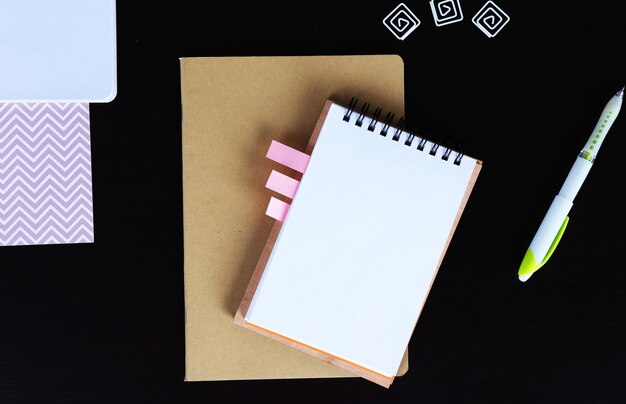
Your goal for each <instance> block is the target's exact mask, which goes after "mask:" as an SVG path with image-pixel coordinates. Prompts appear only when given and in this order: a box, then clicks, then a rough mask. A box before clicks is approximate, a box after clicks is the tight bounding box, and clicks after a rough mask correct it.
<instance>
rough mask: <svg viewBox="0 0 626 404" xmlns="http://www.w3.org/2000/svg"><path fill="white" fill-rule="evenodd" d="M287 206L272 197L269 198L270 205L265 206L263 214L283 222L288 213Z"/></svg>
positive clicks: (285, 203)
mask: <svg viewBox="0 0 626 404" xmlns="http://www.w3.org/2000/svg"><path fill="white" fill-rule="evenodd" d="M289 206H290V205H289V204H288V203H287V202H283V201H281V200H278V199H276V198H274V197H271V198H270V204H269V205H268V206H267V210H266V211H265V214H266V215H268V216H269V217H272V218H274V219H276V220H280V221H281V222H283V221H284V220H285V217H286V216H287V212H288V211H289Z"/></svg>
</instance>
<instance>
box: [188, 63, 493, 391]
mask: <svg viewBox="0 0 626 404" xmlns="http://www.w3.org/2000/svg"><path fill="white" fill-rule="evenodd" d="M365 59H367V60H365ZM360 69H362V70H364V71H367V72H368V73H369V74H372V73H373V74H374V75H375V77H371V76H370V77H363V78H361V79H360V80H357V82H355V81H354V80H353V79H350V78H351V77H355V75H358V74H359V73H360V71H359V70H360ZM394 71H395V72H396V73H398V72H400V73H401V71H402V64H401V60H400V59H399V58H397V57H395V56H364V57H301V58H215V59H185V60H183V63H182V74H183V85H182V88H183V109H184V112H183V116H184V119H183V121H184V122H183V153H184V156H183V157H184V184H185V191H184V192H185V206H184V209H185V293H186V310H187V316H186V321H187V323H186V338H187V341H186V342H187V349H186V353H187V375H186V380H227V379H259V378H294V377H344V376H355V375H356V376H360V377H363V378H366V379H368V380H371V381H373V382H375V383H377V384H380V385H382V386H385V387H389V386H390V385H391V383H392V382H393V380H394V378H395V377H396V376H397V375H401V374H403V373H404V372H406V369H407V367H408V365H407V355H406V349H407V346H408V343H409V339H410V336H411V334H412V332H413V329H414V328H415V325H416V322H417V320H418V317H419V314H420V312H421V310H422V308H423V307H424V304H425V300H426V297H427V295H428V292H429V290H430V288H431V286H432V284H433V281H434V279H435V276H436V274H437V271H438V269H439V266H440V265H441V262H442V260H443V256H444V254H445V251H446V249H447V247H448V245H449V243H450V240H451V238H452V234H453V233H454V230H455V228H456V226H457V224H458V221H459V219H460V216H461V213H462V211H463V208H464V207H465V204H466V203H467V200H468V197H469V194H470V192H471V190H472V187H473V185H474V183H475V181H476V178H477V176H478V173H479V171H480V168H481V162H480V161H478V160H476V159H473V158H471V157H468V156H464V155H462V154H461V153H460V152H458V151H455V150H451V149H449V148H447V147H444V146H442V145H438V144H436V143H433V142H431V141H429V140H428V139H425V138H422V137H419V136H418V135H416V134H413V133H410V132H408V131H406V130H404V128H403V125H402V120H401V119H398V117H397V115H394V114H393V113H392V112H389V111H392V110H393V109H392V108H389V109H386V108H385V107H381V108H374V107H373V106H370V105H369V104H368V103H366V102H363V101H361V102H359V101H358V100H357V99H354V98H353V99H352V100H351V101H349V100H350V98H348V97H346V96H345V95H344V94H345V92H347V91H350V92H352V93H353V94H357V95H363V96H364V97H365V98H367V97H368V96H372V98H376V99H379V98H380V99H382V101H381V102H382V105H384V106H386V105H391V104H393V103H392V102H389V100H393V99H398V98H400V102H401V98H402V95H401V94H402V93H401V88H402V80H401V74H396V76H395V78H396V79H397V78H398V77H400V80H395V82H394V79H393V78H392V79H390V77H394V76H393V75H385V73H389V72H394ZM207 73H209V74H210V76H207ZM211 73H214V74H211ZM214 76H217V77H214ZM224 76H229V77H224ZM207 77H210V78H207ZM381 77H383V78H384V77H386V78H387V80H388V81H389V82H388V83H382V87H380V86H381V84H380V81H381ZM383 80H384V79H383ZM207 82H208V83H207ZM279 82H280V83H281V84H282V86H281V85H278V86H277V85H276V83H279ZM264 83H266V84H264ZM375 83H379V84H378V85H377V84H375ZM247 86H249V87H247ZM264 86H267V87H268V90H269V88H272V91H271V92H265V91H263V87H264ZM311 88H316V89H317V91H316V94H314V97H310V96H309V98H311V100H310V102H309V101H308V100H307V101H306V102H305V101H304V100H303V101H302V102H300V103H298V102H297V99H296V98H297V97H301V96H303V94H304V93H305V91H306V90H307V89H311ZM390 89H397V90H398V92H396V93H394V92H393V91H390ZM377 90H381V94H382V95H381V94H379V95H375V94H371V93H370V92H372V91H374V92H376V91H377ZM239 92H241V94H239ZM245 92H247V93H248V94H250V92H254V94H257V95H256V96H255V97H252V98H255V99H256V98H258V101H257V102H258V105H261V104H263V105H264V107H265V110H264V113H265V115H261V116H260V117H259V116H257V117H253V116H250V115H253V114H254V112H250V111H255V109H254V108H253V107H254V106H253V105H250V104H251V103H252V104H253V103H254V101H253V102H250V98H251V97H250V96H249V95H248V97H247V99H246V98H244V97H240V96H242V95H243V93H245ZM272 92H273V94H272ZM300 92H302V93H300ZM209 94H212V97H208V95H209ZM313 98H315V99H313ZM325 98H330V99H332V100H333V101H330V100H328V99H326V100H325ZM269 99H277V100H280V101H276V102H275V104H277V105H275V106H274V107H273V106H272V105H269V104H271V102H269V104H268V100H269ZM335 100H336V101H335ZM346 100H347V101H349V102H346ZM313 101H316V102H317V104H315V103H313ZM342 101H343V102H342ZM237 102H241V103H243V104H244V105H240V107H239V108H235V106H236V104H237ZM220 103H224V104H226V105H227V106H229V108H224V105H222V106H221V107H220ZM396 106H398V105H397V104H396ZM251 107H252V108H251ZM392 107H393V105H392ZM211 108H216V109H217V111H215V110H211ZM230 108H233V109H232V110H231V109H230ZM311 110H312V112H311ZM315 110H317V111H315ZM397 110H398V111H400V112H401V110H402V106H401V105H400V106H399V108H398V109H397ZM207 111H211V112H207ZM240 111H246V112H241V115H243V116H239V117H237V114H238V113H239V112H240ZM305 111H309V112H305ZM220 112H222V113H223V114H222V116H221V119H222V120H221V121H218V120H217V115H218V114H219V113H220ZM224 115H225V116H224ZM229 118H232V119H239V121H238V122H245V123H243V124H235V126H239V127H238V128H236V130H237V133H242V132H241V130H242V129H243V130H244V132H243V133H242V135H239V138H236V139H232V138H228V135H229V134H231V133H233V132H232V130H229V129H226V130H225V131H221V130H220V128H221V129H223V128H225V127H226V124H221V123H220V122H233V120H231V119H229ZM246 119H247V120H246ZM281 121H282V122H283V125H285V124H286V125H290V124H291V123H293V122H300V125H303V127H304V128H305V129H302V128H301V129H299V131H300V132H299V133H297V135H298V136H297V137H294V138H291V136H293V134H294V133H296V132H294V128H293V127H288V126H287V127H285V126H282V127H281V124H280V123H278V122H281ZM242 125H243V126H244V127H241V126H242ZM307 125H310V126H309V127H308V136H307V134H306V133H302V131H304V130H306V126H307ZM215 126H219V127H218V128H215ZM207 128H208V129H207ZM272 137H275V138H277V141H271V138H272ZM307 137H308V140H307ZM303 140H305V141H306V144H307V146H306V147H303V145H302V141H303ZM225 143H226V144H225ZM268 147H269V152H268V153H267V156H268V157H269V159H270V160H273V161H274V162H265V161H263V156H264V154H265V153H264V152H265V151H267V150H263V149H267V148H268ZM237 148H239V149H243V152H242V151H241V150H239V151H237V150H235V149H237ZM209 149H213V150H214V153H217V151H216V150H219V153H220V156H219V157H218V158H217V161H208V160H211V159H210V158H207V157H210V156H206V155H205V154H204V153H203V152H204V151H206V150H209ZM298 149H299V150H304V152H302V151H299V150H298ZM229 153H230V154H229ZM232 160H240V161H238V162H237V163H234V162H233V161H232ZM277 163H279V164H277ZM235 165H236V166H237V167H235ZM240 176H242V177H243V176H247V177H248V178H247V179H246V180H244V181H241V180H242V179H244V178H240ZM267 177H269V180H268V178H267ZM263 184H266V186H267V187H268V188H269V189H271V190H273V191H274V194H273V195H274V196H272V197H271V199H270V202H269V205H268V202H267V196H269V195H268V193H265V192H262V190H261V187H262V185H263ZM230 187H233V188H236V189H239V190H240V195H235V196H234V197H233V198H237V196H239V197H244V198H247V199H248V200H249V201H251V203H250V204H249V208H248V212H243V213H242V212H239V211H237V210H238V209H240V208H242V206H236V205H232V204H231V205H228V202H229V197H226V196H225V195H226V193H228V192H229V191H230ZM235 193H237V191H236V190H235ZM252 195H253V196H252ZM263 210H266V213H267V214H268V215H269V216H271V217H273V218H274V219H276V221H275V222H274V223H273V224H272V223H271V222H269V224H272V228H271V230H269V234H267V230H265V228H264V226H267V223H268V219H263V218H262V217H261V216H262V214H261V213H262V212H263ZM242 218H243V219H242ZM211 220H213V221H217V222H218V223H214V224H213V226H209V228H206V227H203V224H208V222H209V221H211ZM244 226H246V227H244ZM243 234H246V235H247V237H243ZM244 238H245V240H244ZM229 271H230V272H229ZM248 281H249V282H248ZM246 283H247V286H246ZM212 292H217V293H212ZM220 300H221V301H220ZM233 317H234V323H235V326H233V325H232V324H230V323H229V322H232V319H233ZM237 326H240V328H237ZM250 331H252V332H250ZM242 350H243V352H241V351H242Z"/></svg>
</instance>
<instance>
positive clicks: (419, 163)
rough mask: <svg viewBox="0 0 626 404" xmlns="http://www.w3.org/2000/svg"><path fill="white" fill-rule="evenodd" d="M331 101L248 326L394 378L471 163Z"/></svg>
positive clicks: (422, 302)
mask: <svg viewBox="0 0 626 404" xmlns="http://www.w3.org/2000/svg"><path fill="white" fill-rule="evenodd" d="M345 112H346V109H345V108H343V107H341V106H338V105H335V104H333V105H332V106H331V108H330V110H329V113H328V116H327V117H326V120H325V122H324V124H323V127H322V130H321V132H320V135H319V138H318V140H317V143H316V144H315V148H314V150H313V153H312V155H311V160H310V162H309V165H308V167H307V169H306V172H305V173H304V176H303V177H302V181H301V183H300V187H299V188H298V191H297V194H296V195H295V197H294V200H293V203H292V204H291V208H290V209H289V212H288V214H287V217H286V219H285V221H284V224H283V227H282V229H281V232H280V234H279V236H278V240H277V241H276V244H275V246H274V249H273V251H272V254H271V256H270V258H269V261H268V263H267V266H266V268H265V271H264V273H263V276H262V278H261V280H260V283H259V285H258V288H257V290H256V293H255V295H254V298H253V300H252V302H251V305H250V308H249V310H248V312H247V314H246V321H247V322H249V323H251V324H254V325H256V326H259V327H262V328H265V329H267V330H270V331H272V332H275V333H277V334H280V335H282V336H285V337H288V338H291V339H294V340H296V341H299V342H301V343H303V344H306V345H309V346H311V347H313V348H316V349H318V350H321V351H324V352H326V353H329V354H331V355H334V356H337V357H340V358H342V359H344V360H347V361H350V362H353V363H355V364H357V365H360V366H362V367H365V368H367V369H370V370H372V371H374V372H377V373H380V374H382V375H384V376H387V377H393V376H394V375H395V374H396V372H397V370H398V368H399V366H400V362H401V360H402V355H403V353H404V350H405V349H406V347H407V345H408V342H409V338H410V337H411V334H412V332H413V328H414V327H415V323H416V321H417V318H418V316H419V314H420V311H421V310H422V307H423V305H424V303H425V299H426V296H427V294H428V291H429V289H430V285H431V283H432V281H433V278H434V276H435V273H436V270H437V265H438V263H439V260H440V257H441V255H442V252H443V249H444V247H445V244H446V241H447V239H448V236H449V234H450V231H451V229H452V226H453V223H454V220H455V217H456V215H457V212H458V210H459V206H460V204H461V202H462V199H463V196H464V194H465V191H466V188H467V186H468V183H469V180H470V177H471V174H472V171H473V169H474V167H475V165H476V163H477V162H476V160H474V159H472V158H469V157H467V156H465V157H463V159H462V161H461V164H460V165H459V166H457V165H454V164H453V161H454V158H455V157H456V156H457V153H456V152H452V154H451V156H450V158H449V160H448V161H444V160H442V159H441V156H442V153H443V151H444V149H443V148H442V147H440V148H439V151H438V152H437V155H435V156H432V155H429V153H428V151H430V149H431V147H432V143H428V144H427V146H426V147H425V149H424V151H420V150H418V149H417V145H418V143H419V139H418V138H416V139H415V140H414V141H413V143H412V146H410V147H409V146H406V145H405V144H404V141H405V140H406V134H404V135H402V137H401V139H400V141H398V142H396V141H393V140H392V136H393V134H394V130H393V129H390V131H389V133H388V134H387V137H383V136H381V135H380V134H379V133H380V131H381V129H382V126H383V124H382V123H378V124H377V126H376V128H375V130H374V131H373V132H369V131H368V130H367V129H366V128H367V126H368V125H369V123H370V121H371V119H369V118H366V119H365V121H364V122H363V126H362V127H357V126H356V125H355V124H354V123H355V120H356V118H357V117H358V113H356V112H355V113H353V114H352V117H351V119H350V122H345V121H343V119H342V118H343V115H344V114H345Z"/></svg>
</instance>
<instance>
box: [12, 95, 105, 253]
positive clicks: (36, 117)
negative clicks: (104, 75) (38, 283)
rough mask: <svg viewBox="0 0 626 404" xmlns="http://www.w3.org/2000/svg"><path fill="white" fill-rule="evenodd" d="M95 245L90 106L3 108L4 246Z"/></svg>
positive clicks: (56, 105) (23, 106) (57, 105)
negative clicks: (91, 243) (93, 243)
mask: <svg viewBox="0 0 626 404" xmlns="http://www.w3.org/2000/svg"><path fill="white" fill-rule="evenodd" d="M90 242H93V201H92V191H91V146H90V139H89V104H76V103H67V104H57V103H31V104H23V103H0V246H9V245H32V244H64V243H90Z"/></svg>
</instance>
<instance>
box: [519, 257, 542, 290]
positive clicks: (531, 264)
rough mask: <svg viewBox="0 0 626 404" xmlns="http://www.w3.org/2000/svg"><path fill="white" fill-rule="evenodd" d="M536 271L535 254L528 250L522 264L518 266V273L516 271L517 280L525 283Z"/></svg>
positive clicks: (537, 267)
mask: <svg viewBox="0 0 626 404" xmlns="http://www.w3.org/2000/svg"><path fill="white" fill-rule="evenodd" d="M538 269H539V265H537V261H536V260H535V254H533V252H532V250H531V249H528V251H526V255H524V259H523V260H522V264H521V265H520V266H519V271H517V275H518V276H519V280H520V281H522V282H526V281H527V280H528V278H530V277H531V276H532V274H533V273H534V272H535V271H536V270H538Z"/></svg>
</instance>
